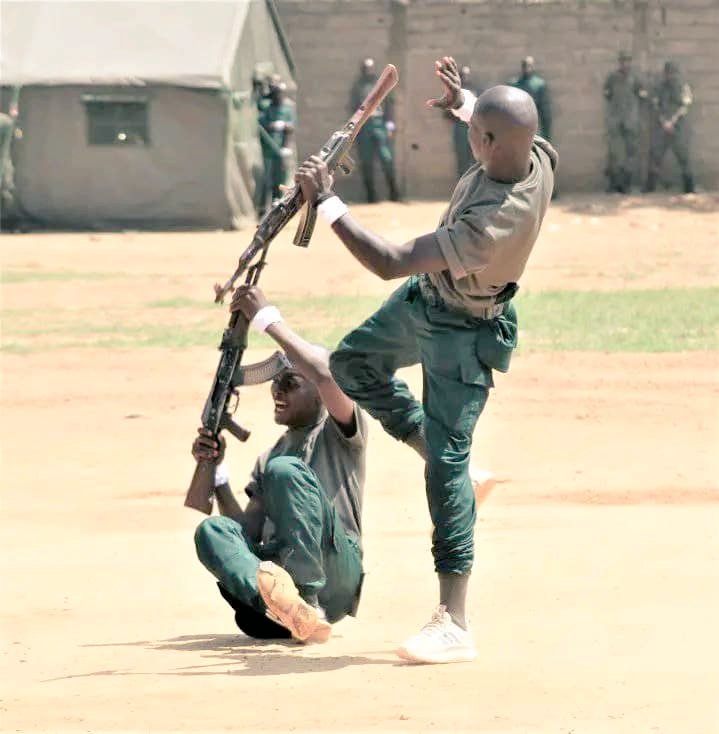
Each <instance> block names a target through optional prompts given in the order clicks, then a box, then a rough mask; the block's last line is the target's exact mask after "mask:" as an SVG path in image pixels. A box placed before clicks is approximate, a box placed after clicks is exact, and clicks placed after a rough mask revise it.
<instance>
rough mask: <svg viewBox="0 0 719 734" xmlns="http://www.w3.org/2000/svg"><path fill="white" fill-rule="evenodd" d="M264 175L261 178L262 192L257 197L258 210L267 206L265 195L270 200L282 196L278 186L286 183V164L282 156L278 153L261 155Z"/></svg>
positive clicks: (262, 209)
mask: <svg viewBox="0 0 719 734" xmlns="http://www.w3.org/2000/svg"><path fill="white" fill-rule="evenodd" d="M262 160H263V162H264V167H265V172H264V173H265V175H264V177H263V179H262V194H261V195H260V196H259V197H258V198H259V202H260V211H262V212H264V210H265V208H266V207H267V197H268V196H270V198H271V201H275V200H276V199H281V198H282V191H281V190H280V186H284V185H285V184H286V183H287V166H286V164H285V161H284V159H283V158H281V157H280V156H278V155H266V156H263V159H262Z"/></svg>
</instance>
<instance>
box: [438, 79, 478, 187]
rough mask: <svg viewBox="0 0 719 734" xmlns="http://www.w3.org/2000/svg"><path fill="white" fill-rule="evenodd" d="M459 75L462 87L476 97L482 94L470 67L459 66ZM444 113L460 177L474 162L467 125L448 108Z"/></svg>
mask: <svg viewBox="0 0 719 734" xmlns="http://www.w3.org/2000/svg"><path fill="white" fill-rule="evenodd" d="M459 76H460V79H461V80H462V89H469V91H470V92H473V93H474V94H475V95H476V96H477V97H479V95H480V94H482V92H483V91H484V90H483V89H482V88H481V87H480V86H478V85H477V84H476V83H475V82H474V80H473V79H472V69H471V68H470V67H469V66H462V67H460V69H459ZM446 115H447V118H448V119H449V120H450V121H451V122H452V144H453V146H454V154H455V157H456V159H457V176H458V177H460V178H461V177H462V176H463V175H464V173H465V171H466V170H467V169H468V168H469V167H470V166H471V165H472V164H473V163H474V162H475V160H474V156H473V155H472V149H471V148H470V147H469V138H468V137H467V125H466V124H465V123H464V122H462V121H461V120H460V119H459V118H458V117H457V116H456V115H454V114H452V112H450V111H449V110H447V112H446Z"/></svg>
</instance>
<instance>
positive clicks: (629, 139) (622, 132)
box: [607, 122, 639, 190]
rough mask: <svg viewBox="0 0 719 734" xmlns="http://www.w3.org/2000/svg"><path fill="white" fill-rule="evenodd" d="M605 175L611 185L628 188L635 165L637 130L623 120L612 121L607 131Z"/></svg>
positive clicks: (637, 145) (637, 146) (637, 147)
mask: <svg viewBox="0 0 719 734" xmlns="http://www.w3.org/2000/svg"><path fill="white" fill-rule="evenodd" d="M607 142H608V160H607V175H608V177H609V183H610V185H611V186H612V187H614V188H618V189H627V190H628V189H629V187H630V186H631V181H632V176H633V175H634V171H635V170H636V166H637V151H638V149H639V130H638V128H636V127H635V126H632V125H627V124H625V123H623V122H619V123H612V124H611V125H610V126H609V129H608V132H607Z"/></svg>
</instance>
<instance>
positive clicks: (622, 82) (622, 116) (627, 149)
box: [604, 51, 649, 194]
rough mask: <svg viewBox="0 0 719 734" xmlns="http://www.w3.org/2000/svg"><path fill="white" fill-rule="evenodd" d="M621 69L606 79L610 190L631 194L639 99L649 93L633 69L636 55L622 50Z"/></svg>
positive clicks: (637, 141) (644, 97) (636, 142)
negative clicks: (633, 59) (633, 55)
mask: <svg viewBox="0 0 719 734" xmlns="http://www.w3.org/2000/svg"><path fill="white" fill-rule="evenodd" d="M618 61H619V68H618V69H616V70H615V71H613V72H612V73H611V74H609V76H608V77H607V80H606V81H605V82H604V97H605V98H606V100H607V143H608V149H607V177H608V178H609V185H608V188H607V190H608V191H610V192H611V191H616V192H618V193H620V194H628V193H629V191H630V190H631V185H632V175H633V174H634V172H635V170H636V163H637V150H638V147H639V100H640V99H646V98H647V97H648V96H649V95H648V93H647V90H646V89H645V88H644V86H643V85H642V83H641V82H640V80H639V78H638V77H637V76H636V75H635V74H634V73H633V72H632V56H631V54H629V53H627V52H626V51H622V52H620V54H619V57H618Z"/></svg>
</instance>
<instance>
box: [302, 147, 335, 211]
mask: <svg viewBox="0 0 719 734" xmlns="http://www.w3.org/2000/svg"><path fill="white" fill-rule="evenodd" d="M295 181H296V182H297V183H298V184H299V185H300V188H301V189H302V195H303V196H304V197H305V201H309V202H314V201H315V200H316V199H317V197H318V196H323V195H325V194H332V183H333V181H332V176H331V175H330V172H329V170H328V169H327V164H326V163H325V162H324V161H323V160H322V159H321V158H320V157H319V156H316V155H313V156H310V157H309V158H308V159H307V160H306V161H305V162H304V163H303V164H302V165H301V166H300V167H299V168H298V169H297V173H296V174H295Z"/></svg>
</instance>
